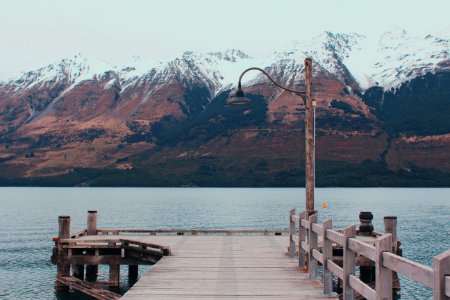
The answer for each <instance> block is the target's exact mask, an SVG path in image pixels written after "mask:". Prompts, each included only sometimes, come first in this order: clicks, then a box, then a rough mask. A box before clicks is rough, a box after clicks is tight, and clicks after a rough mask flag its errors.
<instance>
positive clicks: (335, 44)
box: [0, 28, 449, 96]
mask: <svg viewBox="0 0 450 300" xmlns="http://www.w3.org/2000/svg"><path fill="white" fill-rule="evenodd" d="M305 57H311V58H312V59H313V61H314V63H315V65H314V75H316V76H319V75H326V76H330V77H334V78H336V79H337V80H339V81H341V82H343V83H345V84H349V85H351V84H356V85H358V87H359V88H361V89H363V90H364V89H367V88H368V87H370V86H371V85H374V84H376V83H378V84H379V85H381V86H384V87H395V86H398V85H399V84H401V83H402V82H404V81H406V80H409V79H411V78H414V77H416V76H420V75H423V74H425V73H426V72H434V71H436V70H440V69H443V68H446V67H447V64H445V62H446V61H448V59H449V40H448V35H447V36H446V33H445V32H440V33H437V34H429V35H426V36H424V37H412V36H410V35H408V34H407V32H406V31H404V30H402V29H400V28H395V29H393V30H391V31H388V32H385V33H384V34H383V35H382V36H381V37H379V38H378V39H373V38H370V39H369V38H368V37H366V36H363V35H360V34H356V33H351V34H339V33H331V32H324V33H322V34H320V35H318V36H317V37H315V38H313V39H310V40H308V41H301V42H293V43H292V44H291V45H288V46H286V47H284V48H283V49H282V50H278V51H274V52H273V53H272V54H271V55H270V56H268V57H266V58H261V59H255V58H252V57H251V56H250V55H248V54H246V53H244V52H242V51H240V50H236V49H229V50H226V51H223V52H210V53H196V52H191V51H188V52H185V53H183V54H182V55H181V56H180V57H176V58H174V59H171V60H166V61H155V60H145V59H141V58H139V57H134V58H133V59H132V60H131V61H129V62H126V63H125V64H123V65H119V66H114V65H111V64H108V63H106V62H104V61H101V60H99V59H95V58H89V57H86V56H83V55H81V54H77V55H75V56H74V57H72V58H69V59H63V60H61V61H60V62H57V63H54V64H50V65H48V66H46V67H43V68H40V69H38V70H36V71H30V72H27V73H24V74H22V76H20V77H18V78H10V79H8V80H4V81H0V87H1V89H2V90H3V91H7V92H9V93H22V92H24V91H26V90H28V89H32V88H38V89H39V88H51V87H52V86H56V85H63V86H64V88H65V89H64V92H68V91H70V90H71V89H72V88H73V87H75V86H76V85H78V84H80V83H81V82H83V81H86V80H92V79H94V80H98V79H101V76H103V75H104V74H105V73H107V72H114V73H116V74H117V77H118V79H119V82H118V84H119V85H120V88H121V91H122V92H123V91H125V90H126V89H127V88H132V87H133V86H136V85H137V86H140V87H142V85H143V84H146V85H149V84H150V85H154V87H153V88H157V87H158V86H161V85H164V84H168V83H171V82H174V81H178V82H180V83H181V84H182V85H183V86H185V87H187V86H190V85H201V86H205V87H207V89H208V90H209V91H210V93H211V95H212V96H214V95H215V94H216V93H217V92H218V91H220V90H222V89H224V88H229V87H230V85H235V84H236V81H237V77H238V76H239V74H240V72H241V71H242V70H244V69H245V68H247V67H250V66H259V67H262V68H265V69H267V70H268V71H269V73H270V74H271V75H273V76H275V77H276V78H277V79H279V80H281V81H282V82H283V83H284V84H292V82H293V81H296V82H297V81H300V80H301V79H302V76H303V61H304V58H305ZM244 80H245V81H246V82H253V83H255V82H259V81H263V80H264V77H263V76H261V75H259V76H258V74H256V73H255V74H253V75H252V74H251V73H250V74H248V75H246V77H245V78H244ZM107 84H108V85H107V86H106V87H108V86H110V85H111V84H113V82H111V81H109V82H108V83H107ZM147 87H148V86H147Z"/></svg>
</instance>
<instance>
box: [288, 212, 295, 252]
mask: <svg viewBox="0 0 450 300" xmlns="http://www.w3.org/2000/svg"><path fill="white" fill-rule="evenodd" d="M294 215H295V208H293V209H291V210H290V211H289V256H291V257H294V256H295V241H294V234H295V221H294V220H292V217H293V216H294Z"/></svg>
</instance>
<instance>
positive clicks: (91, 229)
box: [86, 210, 98, 281]
mask: <svg viewBox="0 0 450 300" xmlns="http://www.w3.org/2000/svg"><path fill="white" fill-rule="evenodd" d="M87 235H97V211H96V210H88V215H87ZM97 273H98V265H87V266H86V280H89V281H96V280H97Z"/></svg>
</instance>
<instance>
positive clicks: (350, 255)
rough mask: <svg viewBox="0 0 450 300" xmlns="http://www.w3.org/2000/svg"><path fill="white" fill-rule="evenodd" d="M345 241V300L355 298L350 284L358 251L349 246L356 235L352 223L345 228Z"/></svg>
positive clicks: (343, 246)
mask: <svg viewBox="0 0 450 300" xmlns="http://www.w3.org/2000/svg"><path fill="white" fill-rule="evenodd" d="M343 234H344V241H343V245H342V248H343V251H344V253H343V256H344V257H343V258H344V261H343V273H344V274H343V275H344V276H343V277H344V278H343V280H342V281H343V288H344V292H343V294H344V300H353V299H355V292H354V291H353V289H352V288H351V286H350V275H355V263H356V253H355V252H353V251H352V250H350V248H349V246H348V240H349V239H350V238H354V237H355V236H356V226H355V225H351V226H348V227H345V228H344V230H343Z"/></svg>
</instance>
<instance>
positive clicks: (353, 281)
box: [349, 275, 392, 300]
mask: <svg viewBox="0 0 450 300" xmlns="http://www.w3.org/2000/svg"><path fill="white" fill-rule="evenodd" d="M349 279H350V280H349V283H350V286H351V287H352V288H353V289H354V290H355V291H357V292H358V293H360V294H361V295H362V296H363V297H364V298H366V299H367V300H375V299H376V294H375V291H374V290H373V289H372V288H371V287H370V286H368V285H367V284H365V283H364V282H362V281H361V280H360V279H359V278H358V277H356V276H354V275H350V278H349ZM391 293H392V291H391Z"/></svg>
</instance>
